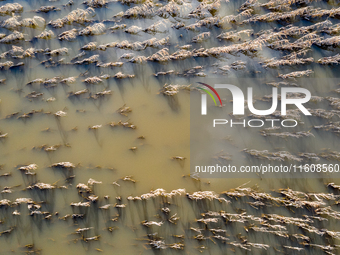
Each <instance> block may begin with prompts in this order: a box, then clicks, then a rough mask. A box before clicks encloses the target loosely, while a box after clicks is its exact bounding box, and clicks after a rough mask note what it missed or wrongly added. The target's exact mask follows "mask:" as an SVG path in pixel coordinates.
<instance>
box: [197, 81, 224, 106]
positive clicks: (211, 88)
mask: <svg viewBox="0 0 340 255" xmlns="http://www.w3.org/2000/svg"><path fill="white" fill-rule="evenodd" d="M197 83H199V84H201V85H203V86H206V87H207V88H209V89H210V90H211V91H212V92H214V93H215V95H216V96H217V98H218V100H219V101H220V104H221V106H222V100H221V98H220V95H219V94H218V93H217V91H216V90H215V89H214V88H213V87H211V86H210V85H208V84H206V83H203V82H197ZM197 88H198V89H200V90H203V91H204V92H205V93H207V94H208V95H209V96H210V97H211V98H212V99H213V100H214V103H215V105H216V106H217V103H216V100H215V98H214V96H213V95H212V94H211V93H210V91H209V90H206V89H204V88H201V87H197Z"/></svg>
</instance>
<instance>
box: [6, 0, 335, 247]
mask: <svg viewBox="0 0 340 255" xmlns="http://www.w3.org/2000/svg"><path fill="white" fill-rule="evenodd" d="M44 6H45V7H44ZM0 15H1V16H0V21H1V23H0V27H1V28H0V34H1V35H0V37H1V39H0V53H1V55H0V58H1V60H0V69H1V70H0V99H1V104H0V118H1V120H0V132H1V133H0V164H1V168H0V190H1V194H0V253H1V254H13V253H14V254H20V253H27V254H28V253H29V254H32V253H33V254H34V253H35V254H80V253H81V254H94V253H97V252H101V253H103V254H111V253H115V254H128V253H131V254H154V253H162V254H172V253H185V254H190V253H191V254H196V253H199V252H201V253H203V254H222V253H236V254H244V253H251V254H280V253H282V254H286V253H301V254H323V253H325V254H338V253H339V250H338V249H339V245H340V244H339V239H340V229H339V224H338V223H339V222H338V219H339V217H340V211H339V208H338V201H339V195H340V193H339V190H340V188H339V186H337V185H338V184H340V181H339V180H338V179H332V178H329V177H328V176H327V175H326V176H324V177H323V178H314V179H309V178H303V179H289V178H287V179H265V178H264V179H262V178H260V177H257V178H255V179H254V178H253V179H246V178H239V179H228V178H224V179H218V178H215V179H200V178H198V177H197V176H193V175H191V176H190V169H189V163H190V132H189V126H190V109H189V108H190V102H189V101H190V100H189V99H190V93H198V91H197V90H195V89H194V88H193V87H195V86H196V85H197V84H196V82H197V81H204V79H208V78H216V79H220V80H225V79H227V78H234V79H239V78H240V79H241V78H249V77H253V78H266V79H269V80H271V85H270V84H269V85H268V84H263V85H262V87H263V88H264V89H263V91H261V93H259V94H257V96H258V98H259V99H261V97H263V98H262V102H263V104H264V105H265V106H269V105H270V91H271V90H270V89H271V87H270V86H277V87H280V86H287V85H288V86H291V84H297V86H303V87H307V86H308V84H305V83H301V82H300V83H299V79H301V78H307V77H311V78H338V70H339V68H338V63H339V56H338V55H337V54H338V53H339V48H338V46H339V26H338V21H339V20H338V19H339V17H340V10H339V5H338V3H337V2H336V1H328V2H324V1H304V0H301V1H274V0H273V1H256V0H255V1H246V2H245V1H230V2H226V1H202V2H199V1H169V2H167V1H105V0H102V1H87V2H86V3H83V2H82V1H77V0H74V1H65V0H60V1H14V2H13V1H1V4H0ZM189 85H191V86H189ZM333 85H334V84H333ZM333 85H332V86H330V85H327V84H319V86H313V88H312V89H311V92H312V95H316V96H319V95H321V94H322V96H320V97H322V98H314V99H315V105H312V106H310V108H312V109H313V114H315V116H319V118H320V119H318V120H315V122H314V123H312V124H313V125H312V126H311V127H310V128H309V129H308V130H302V131H304V132H305V133H298V134H297V133H296V132H295V133H289V134H287V133H282V132H281V131H275V132H272V131H270V132H271V133H270V134H269V131H268V130H264V131H262V132H257V134H256V135H251V136H250V135H249V132H248V130H247V129H243V130H242V129H238V130H237V132H238V133H239V134H238V135H239V136H240V137H243V138H244V141H245V140H246V142H247V143H239V142H238V141H236V145H238V146H234V145H232V144H233V142H232V139H230V137H229V138H228V137H227V138H228V139H227V140H229V141H231V143H229V144H228V143H227V145H226V148H225V151H227V152H228V153H231V154H232V153H235V156H234V157H231V158H230V159H229V158H228V157H225V155H222V154H221V155H217V156H216V157H217V158H218V157H219V156H221V158H219V159H220V160H227V161H230V160H231V162H232V161H233V160H236V161H237V160H238V161H242V160H243V159H244V158H245V155H247V152H248V154H251V153H253V154H252V155H253V156H254V155H255V156H258V157H262V158H261V160H262V161H264V162H266V163H269V162H270V160H269V159H268V158H265V157H263V155H267V156H268V155H276V154H273V153H276V152H278V151H284V150H290V149H291V148H292V147H294V145H296V144H297V145H298V146H297V147H298V148H300V149H301V150H300V151H299V152H300V153H303V148H308V145H310V144H311V143H312V144H313V146H316V145H318V144H322V145H323V146H322V147H325V148H324V149H326V150H323V151H321V149H322V148H319V149H320V150H319V151H318V152H317V155H314V156H313V155H311V154H306V155H304V156H305V157H307V156H309V157H310V158H311V159H313V160H316V161H317V157H319V158H320V157H321V158H322V156H323V157H324V158H326V159H327V158H328V159H331V160H333V161H334V160H338V159H339V158H340V157H339V153H338V152H339V149H338V147H337V143H338V139H339V137H338V133H339V122H338V121H339V119H338V118H339V102H340V101H339V93H338V92H339V91H338V90H339V87H337V86H338V85H337V84H336V85H335V86H333ZM262 92H263V93H262ZM264 92H269V93H264ZM319 93H320V94H319ZM265 95H268V96H265ZM260 96H261V97H260ZM295 96H299V95H295ZM268 100H269V101H268ZM224 102H225V103H227V102H229V99H224ZM292 115H293V116H296V115H294V112H292ZM300 131H301V130H298V132H300ZM302 131H301V132H302ZM232 132H236V131H232ZM308 132H312V134H313V136H312V135H308V134H309V133H308ZM277 133H280V134H277ZM306 134H307V135H306ZM297 136H302V137H297ZM325 137H326V138H327V139H325ZM272 138H274V139H276V140H275V141H273V140H271V139H272ZM277 139H280V140H279V142H278V140H277ZM298 139H299V140H298ZM301 139H302V140H301ZM303 139H310V140H311V141H312V142H310V140H303ZM244 145H251V147H249V146H244ZM316 147H317V146H316ZM327 148H330V149H331V150H327ZM245 149H247V150H246V151H244V150H245ZM254 150H256V151H254ZM263 150H268V151H267V152H266V153H264V152H263ZM240 151H243V152H242V153H241V154H242V157H241V154H239V152H240ZM261 151H262V152H261ZM321 153H323V154H321ZM279 155H281V154H279ZM299 157H303V156H299ZM256 160H257V159H256ZM282 160H289V159H287V158H285V157H283V159H282ZM255 162H256V163H257V162H258V161H255Z"/></svg>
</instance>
